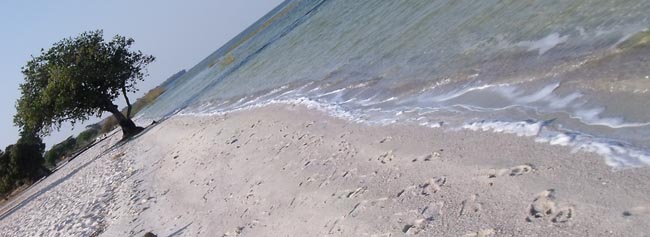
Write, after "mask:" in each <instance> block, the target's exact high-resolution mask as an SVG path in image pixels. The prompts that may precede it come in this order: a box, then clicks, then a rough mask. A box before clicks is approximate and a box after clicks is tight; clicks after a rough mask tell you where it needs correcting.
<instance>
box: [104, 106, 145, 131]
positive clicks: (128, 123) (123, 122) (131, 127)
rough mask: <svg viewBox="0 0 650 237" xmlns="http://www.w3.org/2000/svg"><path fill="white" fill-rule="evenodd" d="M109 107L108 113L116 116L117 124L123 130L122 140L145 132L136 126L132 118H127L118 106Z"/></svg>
mask: <svg viewBox="0 0 650 237" xmlns="http://www.w3.org/2000/svg"><path fill="white" fill-rule="evenodd" d="M109 107H110V108H109V111H108V112H111V113H112V114H113V116H115V118H116V119H117V122H118V123H119V124H120V127H121V128H122V139H125V138H129V137H132V136H133V135H136V134H138V133H140V132H142V130H144V128H142V127H138V126H135V123H134V122H133V121H132V120H131V119H130V118H127V117H125V116H124V114H122V112H120V110H118V109H117V105H111V106H109Z"/></svg>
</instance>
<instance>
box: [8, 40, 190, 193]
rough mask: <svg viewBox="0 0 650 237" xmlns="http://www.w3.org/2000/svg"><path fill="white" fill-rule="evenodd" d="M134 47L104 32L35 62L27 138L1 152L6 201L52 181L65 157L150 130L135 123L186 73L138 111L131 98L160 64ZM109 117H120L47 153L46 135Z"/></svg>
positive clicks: (20, 115) (18, 119)
mask: <svg viewBox="0 0 650 237" xmlns="http://www.w3.org/2000/svg"><path fill="white" fill-rule="evenodd" d="M133 43H134V40H133V39H131V38H126V37H123V36H119V35H116V36H115V37H113V38H112V40H111V41H104V39H103V32H102V31H101V30H97V31H90V32H85V33H82V34H81V35H79V36H77V37H75V38H67V39H63V40H61V41H59V42H57V43H55V44H54V45H53V46H52V48H50V49H49V50H44V49H41V55H39V56H36V57H34V56H32V59H31V60H29V61H28V62H27V64H26V65H25V66H24V67H23V68H22V73H23V75H24V77H25V82H24V83H22V84H21V85H20V91H21V94H22V95H21V97H20V98H19V99H18V101H17V102H16V112H17V113H16V115H15V116H14V123H15V124H16V126H18V127H19V128H20V139H18V141H17V142H16V144H13V145H9V146H7V147H6V148H5V150H4V151H3V150H0V198H3V199H6V198H7V197H8V196H9V195H11V193H12V192H14V191H15V190H16V189H17V188H20V187H26V185H30V184H32V183H34V182H36V181H38V180H39V179H41V178H42V177H45V176H47V175H49V174H50V173H51V171H50V169H51V168H55V167H56V164H57V163H58V162H59V161H61V160H62V158H66V157H68V158H70V157H72V156H74V154H75V153H78V152H79V151H83V150H84V149H85V148H87V147H88V146H90V145H92V144H94V143H95V141H96V139H97V137H98V136H100V135H101V134H103V133H106V132H108V131H112V130H113V129H115V128H116V127H117V126H119V127H120V128H121V130H122V134H123V137H124V138H127V137H130V136H133V135H135V134H137V133H139V132H140V131H142V130H143V128H141V127H137V126H136V125H135V123H133V121H132V120H131V118H132V116H133V115H134V114H136V113H137V112H138V111H140V110H142V109H143V108H144V107H146V106H147V105H149V104H151V103H152V102H153V101H154V100H155V99H156V98H157V97H158V96H160V95H161V94H162V93H164V92H165V89H166V86H167V85H169V84H172V83H173V81H174V80H176V79H178V78H179V77H180V76H181V75H183V74H184V73H185V70H183V71H181V72H179V73H177V74H175V75H174V76H172V77H171V78H169V79H167V80H166V81H165V82H164V83H163V84H162V85H161V86H159V87H156V88H154V89H152V90H151V91H149V92H148V93H147V94H145V95H144V96H143V97H142V98H140V99H138V100H137V101H136V102H135V103H133V104H132V103H131V102H130V100H129V98H128V97H127V94H128V93H129V92H136V91H137V90H138V89H137V88H136V87H135V84H136V83H137V82H139V81H143V80H144V77H145V76H147V72H146V66H147V65H148V64H149V63H151V62H153V61H154V60H155V58H154V57H153V56H150V55H145V54H143V53H142V52H140V51H135V50H131V45H132V44H133ZM120 95H121V96H122V97H123V98H124V100H125V102H126V104H127V106H126V107H125V108H124V109H122V110H119V109H118V107H117V106H116V105H115V104H114V103H113V101H114V100H115V99H117V98H118V97H119V96H120ZM105 112H108V113H110V114H112V115H113V116H111V117H108V118H106V119H104V120H102V121H101V122H99V123H97V124H93V125H90V126H87V127H86V130H85V131H83V132H82V133H80V134H79V135H78V136H77V137H72V136H71V137H68V138H67V139H66V140H64V141H62V142H61V143H59V144H56V145H54V146H52V148H51V149H50V150H49V151H47V152H45V144H44V143H43V141H42V139H41V136H45V135H49V134H50V133H51V131H52V130H54V129H56V130H58V129H59V128H60V127H61V125H62V124H63V123H65V122H70V123H71V124H72V125H74V124H75V123H77V122H83V121H86V120H88V119H89V118H90V117H91V116H97V117H101V116H102V114H103V113H105ZM48 168H50V169H48ZM0 202H1V200H0Z"/></svg>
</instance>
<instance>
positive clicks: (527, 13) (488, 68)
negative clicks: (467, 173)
mask: <svg viewBox="0 0 650 237" xmlns="http://www.w3.org/2000/svg"><path fill="white" fill-rule="evenodd" d="M648 9H650V1H630V0H616V1H612V0H608V1H593V0H592V1H578V0H576V1H507V0H494V1H489V0H486V1H469V0H467V1H415V0H413V1H372V0H359V1H343V0H328V1H325V0H322V1H316V0H314V1H298V0H296V1H286V2H284V3H282V4H281V5H280V6H278V7H277V8H276V9H274V10H273V11H271V12H270V13H269V14H267V15H266V16H264V17H263V18H262V19H260V20H259V21H258V22H257V23H255V24H254V25H252V26H251V27H250V28H248V29H246V30H245V31H244V32H242V33H241V34H240V35H238V36H237V37H235V38H234V39H232V40H231V41H230V42H229V43H227V44H226V45H224V46H223V47H221V48H220V49H218V50H217V51H216V52H214V53H213V54H211V55H210V56H208V57H207V58H206V59H204V60H203V61H202V62H200V63H199V64H197V65H196V66H195V67H194V68H192V69H191V70H189V72H188V73H186V74H185V75H184V76H183V77H182V78H181V79H179V80H177V81H176V82H175V84H174V85H173V86H172V89H170V90H168V91H167V92H166V93H165V94H163V96H162V97H161V98H160V99H159V100H158V101H157V102H156V103H155V104H154V105H152V106H151V107H149V108H148V109H147V110H146V111H145V117H147V118H154V119H157V118H161V117H166V116H171V115H173V114H177V113H181V114H213V113H220V112H226V111H232V110H236V109H242V108H251V107H256V106H261V105H264V104H268V103H302V104H305V105H308V106H311V107H316V108H319V109H323V110H326V111H327V112H329V113H331V114H332V115H335V116H340V117H343V118H346V119H350V120H354V121H357V122H362V123H367V124H372V125H375V124H378V125H384V124H390V123H414V124H419V125H422V126H428V127H443V128H448V129H472V130H486V131H494V132H503V133H514V134H517V135H520V136H532V137H535V139H536V140H537V141H539V142H545V143H550V144H553V145H563V146H570V147H572V148H574V149H575V150H585V151H590V152H596V153H598V154H600V155H602V156H603V157H605V158H606V159H607V161H608V163H609V164H610V165H612V166H614V167H635V166H644V165H650V141H649V140H648V139H647V138H648V137H650V94H649V92H648V90H649V89H650V32H649V31H648V27H649V26H650V24H649V23H650V19H648V17H650V15H648ZM215 30H218V29H215Z"/></svg>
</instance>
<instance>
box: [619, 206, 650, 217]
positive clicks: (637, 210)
mask: <svg viewBox="0 0 650 237" xmlns="http://www.w3.org/2000/svg"><path fill="white" fill-rule="evenodd" d="M636 216H644V217H650V207H646V206H637V207H633V208H631V209H629V210H626V211H624V212H623V217H626V218H629V217H636Z"/></svg>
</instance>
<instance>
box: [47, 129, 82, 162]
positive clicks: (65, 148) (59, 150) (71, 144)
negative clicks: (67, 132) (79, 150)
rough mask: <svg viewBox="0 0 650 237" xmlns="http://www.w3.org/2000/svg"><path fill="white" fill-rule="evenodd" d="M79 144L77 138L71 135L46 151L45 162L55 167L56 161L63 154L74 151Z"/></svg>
mask: <svg viewBox="0 0 650 237" xmlns="http://www.w3.org/2000/svg"><path fill="white" fill-rule="evenodd" d="M76 145H77V139H76V138H74V137H72V136H70V137H68V138H67V139H65V140H64V141H62V142H61V143H59V144H56V145H54V146H52V148H51V149H50V150H49V151H47V152H45V163H46V164H47V166H49V167H55V166H56V162H57V161H58V160H60V159H61V157H63V156H67V155H69V154H71V153H72V151H73V150H74V148H75V147H76Z"/></svg>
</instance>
